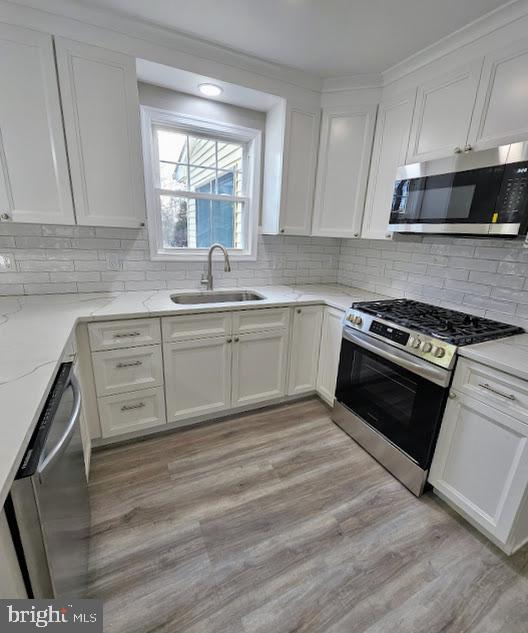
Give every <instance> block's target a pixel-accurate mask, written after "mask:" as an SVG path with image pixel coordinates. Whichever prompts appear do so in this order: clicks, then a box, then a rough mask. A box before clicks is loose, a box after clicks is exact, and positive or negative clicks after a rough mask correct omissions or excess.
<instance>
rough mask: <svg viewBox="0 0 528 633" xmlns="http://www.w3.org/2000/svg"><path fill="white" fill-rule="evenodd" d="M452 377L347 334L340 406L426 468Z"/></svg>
mask: <svg viewBox="0 0 528 633" xmlns="http://www.w3.org/2000/svg"><path fill="white" fill-rule="evenodd" d="M450 378H451V372H449V371H447V370H445V369H443V368H441V367H436V366H435V365H433V364H431V363H428V362H427V361H424V360H422V359H420V358H415V357H413V356H412V355H411V354H409V353H407V352H405V351H403V350H400V349H398V348H395V347H394V346H392V345H389V344H388V343H385V342H383V341H381V340H378V339H376V338H374V337H371V336H368V335H365V334H362V333H360V332H355V331H351V330H349V329H347V328H345V329H344V331H343V342H342V346H341V356H340V361H339V372H338V378H337V389H336V400H337V402H338V403H340V404H341V405H343V406H344V407H346V408H347V409H349V410H350V411H352V413H354V414H355V415H356V416H358V417H359V418H361V419H362V420H363V421H364V422H365V423H366V424H368V425H369V426H371V427H372V428H373V429H374V430H375V431H377V432H378V433H379V434H381V435H382V436H384V437H385V438H386V439H387V440H389V442H391V443H392V444H393V445H395V446H396V447H397V448H399V449H400V450H401V451H403V452H404V453H405V454H406V455H407V456H408V457H409V458H410V459H411V460H412V461H414V462H415V463H416V464H418V465H419V466H420V467H421V468H423V469H427V468H429V465H430V463H431V459H432V454H433V450H434V446H435V443H436V439H437V435H438V431H439V427H440V423H441V420H442V415H443V411H444V407H445V401H446V397H447V394H448V386H449V382H450Z"/></svg>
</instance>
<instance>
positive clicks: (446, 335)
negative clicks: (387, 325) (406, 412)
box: [352, 299, 524, 345]
mask: <svg viewBox="0 0 528 633" xmlns="http://www.w3.org/2000/svg"><path fill="white" fill-rule="evenodd" d="M352 307H353V308H354V309H356V310H360V311H362V312H365V313H367V314H370V315H372V316H374V317H377V318H379V319H383V320H385V321H390V322H391V323H393V324H395V325H401V326H402V327H406V328H408V329H410V330H416V331H418V332H422V333H424V334H428V335H429V336H432V337H434V338H437V339H440V340H443V341H446V342H447V343H452V344H454V345H469V344H470V343H480V342H482V341H489V340H492V339H495V338H502V337H505V336H512V335H513V334H521V333H522V332H524V330H523V329H522V328H520V327H517V326H515V325H510V324H508V323H501V322H499V321H492V320H491V319H485V318H484V317H478V316H474V315H471V314H466V313H464V312H458V311H457V310H450V309H448V308H441V307H439V306H434V305H430V304H427V303H422V302H420V301H414V300H412V299H386V300H383V301H361V302H357V303H354V304H353V305H352Z"/></svg>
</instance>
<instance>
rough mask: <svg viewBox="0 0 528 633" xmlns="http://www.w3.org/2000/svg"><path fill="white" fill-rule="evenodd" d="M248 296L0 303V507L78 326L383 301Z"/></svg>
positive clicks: (298, 291)
mask: <svg viewBox="0 0 528 633" xmlns="http://www.w3.org/2000/svg"><path fill="white" fill-rule="evenodd" d="M218 290H227V288H218ZM234 290H241V288H236V289H234ZM251 290H256V291H257V292H259V293H260V294H262V295H264V296H265V297H266V298H265V299H263V300H260V301H252V302H244V303H215V304H207V305H199V306H196V305H194V306H193V305H181V304H175V303H173V302H172V301H171V300H170V294H171V291H170V290H156V291H136V292H111V293H93V294H77V295H74V294H67V295H35V296H19V297H0V412H1V414H0V508H1V507H2V506H3V504H4V501H5V498H6V496H7V494H8V492H9V489H10V487H11V484H12V482H13V479H14V476H15V474H16V471H17V469H18V466H19V464H20V462H21V460H22V457H23V455H24V452H25V450H26V447H27V445H28V443H29V440H30V438H31V435H32V433H33V430H34V428H35V425H36V423H37V421H38V418H39V415H40V413H41V410H42V407H43V405H44V402H45V399H46V396H47V394H48V391H49V388H50V387H51V385H52V383H53V380H54V379H55V375H56V372H57V370H58V367H59V364H60V362H61V359H62V358H63V353H64V350H65V347H66V346H67V344H68V341H69V339H70V337H71V335H72V333H73V331H74V328H75V326H76V324H77V323H78V322H80V321H103V320H112V319H128V318H136V317H137V318H139V317H146V316H168V315H176V314H186V313H187V314H189V313H196V312H218V311H222V310H240V309H245V308H252V307H260V308H264V307H273V306H288V305H295V304H325V305H328V306H331V307H334V308H339V309H341V310H345V309H346V308H347V307H349V306H350V305H351V304H352V303H353V302H354V301H367V300H374V299H384V298H386V297H383V296H381V295H376V294H373V293H371V292H367V291H365V290H359V289H357V288H350V287H347V286H338V285H330V284H329V285H313V286H266V287H262V288H251ZM190 291H192V290H190ZM176 292H182V291H181V290H178V291H176ZM527 338H528V337H527ZM527 354H528V350H527Z"/></svg>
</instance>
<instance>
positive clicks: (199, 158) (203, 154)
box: [189, 136, 216, 167]
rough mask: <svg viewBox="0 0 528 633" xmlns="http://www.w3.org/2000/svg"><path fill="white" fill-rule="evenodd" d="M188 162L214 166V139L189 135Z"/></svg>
mask: <svg viewBox="0 0 528 633" xmlns="http://www.w3.org/2000/svg"><path fill="white" fill-rule="evenodd" d="M189 163H190V164H191V165H198V166H200V167H216V141H213V140H210V139H207V138H198V137H196V136H189Z"/></svg>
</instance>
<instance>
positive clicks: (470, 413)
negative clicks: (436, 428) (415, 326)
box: [429, 392, 528, 543]
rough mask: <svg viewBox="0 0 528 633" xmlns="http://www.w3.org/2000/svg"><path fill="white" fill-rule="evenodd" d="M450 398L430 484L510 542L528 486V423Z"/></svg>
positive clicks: (463, 399) (476, 403)
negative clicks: (510, 535)
mask: <svg viewBox="0 0 528 633" xmlns="http://www.w3.org/2000/svg"><path fill="white" fill-rule="evenodd" d="M451 395H452V396H455V397H454V399H451V400H449V402H448V405H447V408H446V411H445V414H444V419H443V422H442V427H441V430H440V436H439V439H438V444H437V447H436V451H435V454H434V458H433V463H432V466H431V472H430V476H429V481H430V482H431V483H432V484H433V486H434V487H435V488H436V489H437V490H438V491H439V492H440V493H441V494H443V495H444V496H445V497H446V498H447V499H449V501H450V502H452V503H453V505H455V506H456V507H458V508H460V510H462V511H463V512H464V513H465V514H466V515H467V516H468V517H469V518H470V519H472V520H473V522H474V523H475V524H476V525H477V526H481V527H482V528H484V529H485V530H486V531H487V532H489V533H490V534H491V535H492V536H494V537H496V538H497V539H498V540H499V541H501V542H502V543H506V541H507V540H508V536H509V534H510V531H511V529H512V526H513V523H514V521H515V517H516V514H517V512H518V509H519V506H520V504H521V501H522V498H523V495H524V493H525V491H526V488H527V485H528V443H527V439H528V425H526V424H523V423H522V422H519V421H517V420H515V418H512V417H511V416H509V415H506V414H504V413H502V412H501V411H499V410H498V409H495V408H494V407H491V406H489V405H487V404H484V403H482V402H480V401H478V400H476V399H474V398H471V397H469V396H465V395H462V394H460V393H459V392H452V394H451Z"/></svg>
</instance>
